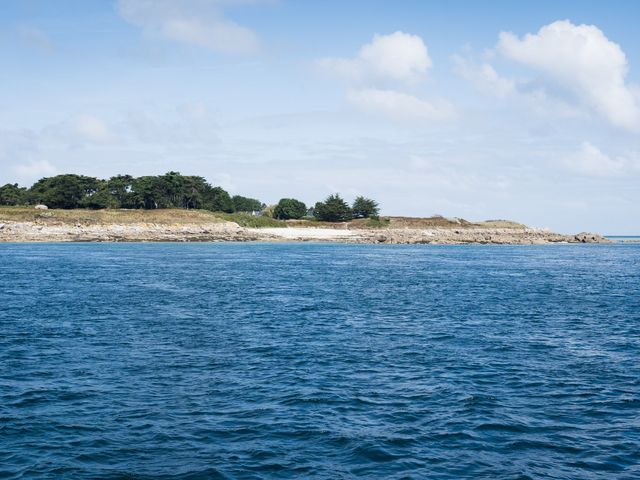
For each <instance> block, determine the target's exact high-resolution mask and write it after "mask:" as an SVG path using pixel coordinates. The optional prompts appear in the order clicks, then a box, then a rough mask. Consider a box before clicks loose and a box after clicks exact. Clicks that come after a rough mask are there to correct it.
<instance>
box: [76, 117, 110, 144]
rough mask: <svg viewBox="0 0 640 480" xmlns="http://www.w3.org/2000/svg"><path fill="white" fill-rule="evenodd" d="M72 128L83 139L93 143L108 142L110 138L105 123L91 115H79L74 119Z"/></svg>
mask: <svg viewBox="0 0 640 480" xmlns="http://www.w3.org/2000/svg"><path fill="white" fill-rule="evenodd" d="M74 130H75V133H76V134H77V135H79V136H80V137H81V138H82V139H83V140H87V141H90V142H94V143H108V142H109V141H111V139H112V135H111V132H110V131H109V128H108V127H107V125H106V124H105V123H104V122H103V121H102V120H100V119H99V118H97V117H94V116H93V115H80V116H79V117H78V118H77V119H76V121H75V125H74Z"/></svg>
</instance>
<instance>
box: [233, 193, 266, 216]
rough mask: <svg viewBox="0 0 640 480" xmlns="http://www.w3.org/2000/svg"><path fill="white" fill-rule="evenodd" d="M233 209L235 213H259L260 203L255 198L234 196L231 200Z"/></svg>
mask: <svg viewBox="0 0 640 480" xmlns="http://www.w3.org/2000/svg"><path fill="white" fill-rule="evenodd" d="M231 202H232V203H233V208H234V209H235V211H236V212H259V211H261V210H262V203H261V202H260V200H256V199H255V198H247V197H243V196H242V195H234V196H233V197H232V198H231Z"/></svg>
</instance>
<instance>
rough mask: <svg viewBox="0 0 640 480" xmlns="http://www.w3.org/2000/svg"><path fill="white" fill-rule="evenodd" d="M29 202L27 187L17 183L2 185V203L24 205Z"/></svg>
mask: <svg viewBox="0 0 640 480" xmlns="http://www.w3.org/2000/svg"><path fill="white" fill-rule="evenodd" d="M27 202H28V199H27V189H26V188H24V187H19V186H18V184H17V183H13V184H12V183H7V184H6V185H4V186H2V187H0V205H24V204H26V203H27Z"/></svg>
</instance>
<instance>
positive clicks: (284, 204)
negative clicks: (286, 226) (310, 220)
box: [273, 198, 307, 220]
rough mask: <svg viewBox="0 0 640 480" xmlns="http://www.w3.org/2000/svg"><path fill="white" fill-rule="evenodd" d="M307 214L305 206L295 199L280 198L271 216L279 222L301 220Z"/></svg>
mask: <svg viewBox="0 0 640 480" xmlns="http://www.w3.org/2000/svg"><path fill="white" fill-rule="evenodd" d="M306 214H307V206H306V205H305V204H304V203H303V202H301V201H300V200H296V199H295V198H282V199H280V201H279V202H278V204H277V205H276V208H275V209H274V211H273V216H274V217H275V218H277V219H279V220H290V219H298V218H302V217H304V216H305V215H306Z"/></svg>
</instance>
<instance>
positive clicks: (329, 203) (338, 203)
mask: <svg viewBox="0 0 640 480" xmlns="http://www.w3.org/2000/svg"><path fill="white" fill-rule="evenodd" d="M313 216H314V217H316V218H317V219H318V220H322V221H325V222H346V221H348V220H351V218H352V213H351V208H349V205H348V204H347V202H345V201H344V200H343V199H342V198H341V197H340V195H338V194H335V195H329V196H328V197H327V199H326V200H325V201H324V202H318V203H316V205H315V207H314V208H313Z"/></svg>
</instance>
